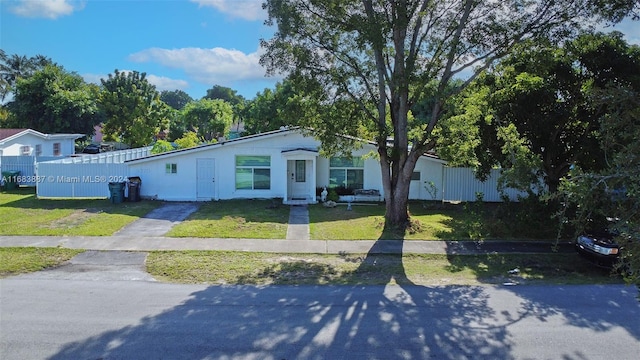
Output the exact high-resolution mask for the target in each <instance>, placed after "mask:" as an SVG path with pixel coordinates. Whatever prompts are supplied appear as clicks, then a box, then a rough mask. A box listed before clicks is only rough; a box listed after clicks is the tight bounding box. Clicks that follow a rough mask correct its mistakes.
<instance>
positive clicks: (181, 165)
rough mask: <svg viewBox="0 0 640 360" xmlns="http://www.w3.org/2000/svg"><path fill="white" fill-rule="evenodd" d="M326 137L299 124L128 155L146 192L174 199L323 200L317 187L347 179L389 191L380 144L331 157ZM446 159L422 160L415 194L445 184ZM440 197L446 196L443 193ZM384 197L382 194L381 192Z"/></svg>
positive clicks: (425, 194) (144, 194) (365, 144)
mask: <svg viewBox="0 0 640 360" xmlns="http://www.w3.org/2000/svg"><path fill="white" fill-rule="evenodd" d="M319 148H320V142H319V141H318V140H316V139H314V138H312V137H307V136H304V135H302V134H301V133H300V132H299V131H297V130H296V129H282V130H277V131H272V132H268V133H263V134H258V135H252V136H247V137H241V138H236V139H231V140H227V141H223V142H219V143H215V144H207V145H202V146H198V147H194V148H190V149H182V150H176V151H171V152H166V153H162V154H157V155H152V156H148V157H144V158H139V159H135V160H130V161H127V162H126V164H127V165H128V167H129V176H137V177H140V179H141V180H142V184H141V186H140V192H141V196H142V197H146V198H154V199H159V200H169V201H207V200H224V199H233V198H283V201H284V203H285V204H293V203H296V202H306V203H314V202H316V188H321V187H335V186H341V185H342V186H348V187H351V188H354V189H371V190H377V191H378V192H379V193H380V195H381V196H384V194H383V188H382V180H381V172H380V164H379V162H378V160H376V157H375V156H372V155H374V154H376V148H375V145H374V144H373V143H370V142H366V141H363V147H362V149H360V150H356V151H354V152H353V154H352V157H351V158H346V157H334V158H331V159H328V158H325V157H323V156H321V155H320V154H319ZM444 165H445V162H444V161H442V160H440V159H437V158H436V157H433V156H423V157H421V158H420V159H419V161H418V163H417V165H416V169H415V172H414V174H413V181H412V184H411V188H410V196H409V197H410V198H412V199H431V198H432V197H431V196H430V195H429V193H428V190H427V189H426V188H425V184H432V188H433V187H435V188H436V189H442V181H443V168H444ZM437 198H438V199H442V195H441V194H440V195H439V196H438V197H437ZM380 199H382V198H380Z"/></svg>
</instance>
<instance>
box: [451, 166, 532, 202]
mask: <svg viewBox="0 0 640 360" xmlns="http://www.w3.org/2000/svg"><path fill="white" fill-rule="evenodd" d="M499 177H500V170H498V169H493V170H491V173H490V174H489V176H488V178H487V180H486V181H484V182H481V181H480V180H478V179H476V177H475V173H474V170H473V169H472V168H459V167H446V166H445V167H444V179H443V182H442V183H443V189H442V200H443V201H463V202H464V201H475V200H476V199H477V198H476V194H479V193H482V196H483V197H482V199H483V200H484V201H489V202H502V201H503V199H502V197H501V195H500V193H499V192H498V178H499ZM505 194H506V195H507V196H508V197H509V200H512V201H515V200H517V199H518V195H526V193H524V192H521V191H519V190H515V189H505Z"/></svg>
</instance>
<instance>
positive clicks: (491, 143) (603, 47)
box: [476, 32, 640, 193]
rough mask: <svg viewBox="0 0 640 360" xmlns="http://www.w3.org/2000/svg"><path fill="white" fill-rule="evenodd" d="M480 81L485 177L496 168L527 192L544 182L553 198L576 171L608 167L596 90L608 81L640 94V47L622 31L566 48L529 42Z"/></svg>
mask: <svg viewBox="0 0 640 360" xmlns="http://www.w3.org/2000/svg"><path fill="white" fill-rule="evenodd" d="M478 83H481V84H484V86H485V89H484V94H485V99H484V101H486V102H488V103H489V109H488V110H487V112H486V113H484V114H481V116H480V117H479V118H478V119H477V122H476V124H477V126H478V127H479V128H480V129H481V131H482V133H483V137H482V141H481V144H480V146H478V147H477V152H478V153H479V154H491V156H490V157H486V158H484V159H483V160H484V161H483V162H482V166H481V169H482V171H481V172H482V173H484V174H486V173H487V172H488V171H489V169H490V168H491V167H492V166H494V164H495V163H498V164H500V165H501V166H502V167H503V168H505V169H509V170H508V172H507V173H508V174H510V175H513V176H515V177H514V179H523V180H525V181H524V182H523V183H522V184H519V185H520V186H521V187H522V188H527V187H529V186H530V185H531V184H530V183H528V181H530V180H533V181H535V180H536V179H537V178H538V177H542V178H543V179H544V182H545V185H546V187H547V189H548V190H549V191H550V192H551V193H555V192H556V190H557V188H558V185H559V184H560V179H561V178H562V177H564V176H565V175H566V174H567V173H568V172H569V169H570V168H571V167H573V166H576V165H577V166H580V168H582V169H583V170H585V171H597V170H600V169H602V168H603V167H604V166H605V158H604V153H603V151H602V148H601V146H600V143H599V131H598V129H599V126H600V123H599V118H600V117H601V116H602V114H603V113H606V112H607V106H606V104H604V103H602V104H601V105H600V106H598V107H594V106H593V103H594V102H593V100H592V99H591V96H590V93H591V92H592V91H594V90H597V89H598V88H602V87H604V86H605V85H606V84H619V85H623V84H624V85H627V86H630V87H631V88H635V89H640V48H638V47H637V46H629V45H628V44H627V43H626V42H625V41H624V39H623V36H622V34H621V33H618V32H614V33H611V34H602V33H598V34H584V35H581V36H580V37H578V38H577V39H575V40H573V41H567V42H565V43H564V44H563V46H562V47H558V46H556V45H552V44H548V43H538V44H523V45H522V46H520V47H519V48H518V51H516V52H515V53H514V54H513V55H512V56H509V57H508V58H506V59H504V61H502V62H501V64H500V65H499V66H498V67H496V69H495V70H494V71H492V72H491V73H490V74H489V75H488V76H485V77H482V78H481V79H480V81H478ZM508 134H511V135H508ZM509 136H511V137H509ZM515 140H517V141H522V140H524V142H523V145H524V148H522V151H523V153H522V154H525V153H528V155H527V156H515V154H514V147H513V146H514V144H515V142H516V141H515ZM526 150H528V152H527V151H526ZM523 160H524V161H525V162H524V164H522V163H521V162H522V161H523ZM522 165H524V166H522ZM514 170H515V171H514ZM523 171H524V172H526V173H528V176H527V174H524V173H523ZM523 175H524V176H523Z"/></svg>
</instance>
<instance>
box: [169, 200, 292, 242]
mask: <svg viewBox="0 0 640 360" xmlns="http://www.w3.org/2000/svg"><path fill="white" fill-rule="evenodd" d="M288 222H289V207H288V206H284V205H282V202H281V200H280V201H277V200H225V201H216V202H210V203H205V204H203V205H202V206H201V207H200V209H199V210H198V211H197V212H195V213H194V214H192V215H191V216H190V217H189V218H187V220H185V221H183V222H182V223H181V224H178V225H176V226H174V227H173V229H171V231H169V233H167V236H173V237H216V238H240V239H242V238H244V239H284V238H285V237H286V236H287V226H288Z"/></svg>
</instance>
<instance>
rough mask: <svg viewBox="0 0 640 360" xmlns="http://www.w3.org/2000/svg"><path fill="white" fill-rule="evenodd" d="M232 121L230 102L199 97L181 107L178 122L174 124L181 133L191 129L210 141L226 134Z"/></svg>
mask: <svg viewBox="0 0 640 360" xmlns="http://www.w3.org/2000/svg"><path fill="white" fill-rule="evenodd" d="M232 121H233V107H232V106H231V104H229V103H228V102H226V101H224V100H220V99H216V100H210V99H201V100H198V101H193V102H190V103H189V104H187V105H186V106H185V107H184V109H182V111H181V113H180V120H179V124H176V125H177V127H178V128H179V129H181V131H182V133H183V134H184V133H185V132H187V131H193V132H195V133H196V134H197V136H198V137H200V138H202V139H205V140H206V141H211V140H214V139H217V138H218V137H220V136H227V135H228V134H229V130H230V129H231V123H232ZM179 137H182V135H180V136H179Z"/></svg>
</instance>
